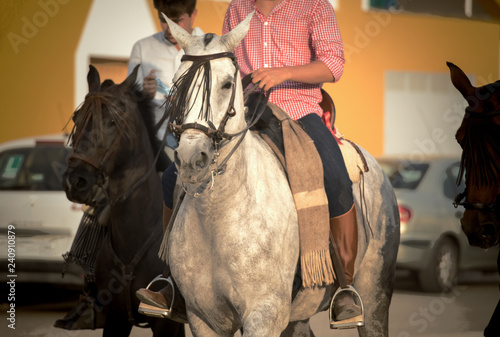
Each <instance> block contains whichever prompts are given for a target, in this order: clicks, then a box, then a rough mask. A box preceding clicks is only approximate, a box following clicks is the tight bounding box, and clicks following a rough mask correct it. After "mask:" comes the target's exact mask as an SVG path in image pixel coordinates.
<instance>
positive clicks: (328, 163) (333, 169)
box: [161, 113, 354, 218]
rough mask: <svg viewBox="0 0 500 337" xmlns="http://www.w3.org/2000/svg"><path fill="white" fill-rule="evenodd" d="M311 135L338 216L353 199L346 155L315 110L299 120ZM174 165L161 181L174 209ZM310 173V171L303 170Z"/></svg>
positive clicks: (332, 214)
mask: <svg viewBox="0 0 500 337" xmlns="http://www.w3.org/2000/svg"><path fill="white" fill-rule="evenodd" d="M298 122H300V123H301V124H302V126H303V127H304V129H305V130H306V132H307V134H308V135H309V137H311V138H312V140H313V141H314V144H315V145H316V149H317V150H318V153H319V156H320V157H321V160H322V162H323V171H324V178H325V190H326V196H327V198H328V208H329V211H330V217H331V218H333V217H336V216H339V215H342V214H344V213H346V212H347V211H349V210H350V209H351V207H352V204H353V202H354V200H353V196H352V182H351V179H350V178H349V174H348V173H347V169H346V167H345V163H344V158H343V157H342V153H341V152H340V148H339V145H338V143H337V141H336V140H335V137H333V135H332V133H331V131H330V130H329V129H328V128H327V127H326V125H325V124H324V123H323V121H322V120H321V118H320V117H319V116H318V115H316V114H314V113H312V114H309V115H306V116H304V117H302V118H301V119H299V120H298ZM176 172H177V169H176V167H175V164H171V165H170V166H169V167H168V168H167V169H166V170H165V172H163V175H162V178H161V183H162V190H163V201H164V203H165V206H167V207H168V208H170V209H172V208H173V204H174V200H173V199H174V187H175V181H176V179H177V175H176ZM304 173H307V172H304Z"/></svg>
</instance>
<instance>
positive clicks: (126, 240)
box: [64, 66, 184, 337]
mask: <svg viewBox="0 0 500 337" xmlns="http://www.w3.org/2000/svg"><path fill="white" fill-rule="evenodd" d="M137 69H138V68H137V67H136V69H135V70H134V71H133V72H132V73H131V74H130V75H129V77H127V79H126V80H125V81H124V82H123V83H121V84H115V83H113V81H111V80H106V81H104V82H103V83H102V84H101V82H100V78H99V73H98V72H97V70H96V69H95V68H94V67H93V66H90V71H89V73H88V77H87V79H88V84H89V93H88V94H87V96H86V98H85V101H84V102H83V103H82V105H81V107H80V108H79V109H78V110H77V111H76V112H75V113H74V116H73V121H74V123H75V126H74V129H73V131H72V134H71V142H72V146H73V151H72V153H71V156H70V157H69V159H68V168H67V170H66V172H65V174H64V189H65V191H66V195H67V197H68V199H70V200H72V201H76V202H80V203H84V204H89V205H93V204H94V203H95V201H94V200H95V194H96V191H97V190H98V189H99V188H100V189H102V190H104V194H105V196H106V199H107V202H108V204H109V205H110V224H109V225H108V230H107V233H106V237H105V238H104V240H103V242H102V244H101V246H100V247H99V249H98V253H97V261H96V272H95V273H96V284H97V288H98V301H99V302H100V303H99V304H100V305H102V306H104V313H105V316H106V319H105V320H106V322H105V327H104V331H103V336H113V337H114V336H128V335H129V334H130V331H131V329H132V326H133V325H136V326H144V325H145V324H146V325H148V326H149V327H151V329H152V330H153V336H172V337H182V336H184V325H183V324H180V323H176V322H174V321H171V320H167V319H159V318H150V317H146V316H143V315H141V314H139V313H138V312H137V308H138V306H139V300H138V299H137V298H136V296H135V292H136V291H137V289H139V288H144V287H146V286H147V284H148V283H149V281H151V279H153V278H154V277H155V276H157V275H158V274H160V273H161V272H162V270H163V268H164V265H163V262H162V261H161V260H160V259H159V258H158V250H159V247H160V241H161V238H162V192H161V182H160V178H159V176H158V173H157V171H161V170H162V168H163V169H164V168H165V165H161V164H160V163H159V161H158V158H162V155H163V154H164V152H163V146H162V145H161V144H162V143H161V142H160V141H159V140H158V139H157V138H156V135H155V126H154V117H153V110H152V107H151V104H150V101H148V100H146V99H144V98H143V96H142V94H141V91H139V90H138V88H137V87H136V85H135V81H136V76H137ZM163 158H165V157H163ZM163 164H166V163H163Z"/></svg>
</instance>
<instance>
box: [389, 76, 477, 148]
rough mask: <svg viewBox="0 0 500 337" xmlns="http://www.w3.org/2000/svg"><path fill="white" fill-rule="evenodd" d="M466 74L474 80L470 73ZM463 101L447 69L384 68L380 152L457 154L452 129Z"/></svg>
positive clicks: (461, 113)
mask: <svg viewBox="0 0 500 337" xmlns="http://www.w3.org/2000/svg"><path fill="white" fill-rule="evenodd" d="M468 76H469V78H470V79H471V82H472V83H474V81H475V78H474V76H472V75H468ZM466 105H467V103H466V101H465V99H464V98H463V97H462V96H461V95H460V93H459V92H458V91H457V90H456V89H455V87H453V85H452V83H451V80H450V75H449V73H442V74H441V73H439V74H435V73H409V72H395V71H387V72H386V73H385V94H384V112H385V114H384V118H385V119H384V128H385V130H384V137H385V138H384V154H385V155H412V156H417V157H418V156H420V155H450V154H454V155H459V154H460V153H461V149H460V146H459V145H458V143H457V142H456V140H455V133H456V131H457V129H458V128H459V126H460V124H461V122H462V119H463V116H464V113H465V107H466Z"/></svg>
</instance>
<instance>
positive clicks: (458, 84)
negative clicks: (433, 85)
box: [446, 62, 475, 100]
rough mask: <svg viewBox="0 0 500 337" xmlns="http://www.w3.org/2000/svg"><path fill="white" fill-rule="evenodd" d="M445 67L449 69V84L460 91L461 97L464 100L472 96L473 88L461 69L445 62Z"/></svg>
mask: <svg viewBox="0 0 500 337" xmlns="http://www.w3.org/2000/svg"><path fill="white" fill-rule="evenodd" d="M446 65H447V66H448V68H450V77H451V83H453V86H454V87H455V88H457V90H458V91H460V93H461V94H462V96H463V97H464V98H465V99H466V100H468V99H470V98H471V97H472V96H474V91H475V88H474V87H473V86H472V84H471V83H470V80H469V78H468V77H467V75H465V73H464V72H463V71H462V69H460V68H459V67H457V66H456V65H454V64H453V63H451V62H446Z"/></svg>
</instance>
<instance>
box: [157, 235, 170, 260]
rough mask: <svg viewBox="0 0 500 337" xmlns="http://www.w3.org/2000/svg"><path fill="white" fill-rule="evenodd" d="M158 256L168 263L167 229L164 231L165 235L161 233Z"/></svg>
mask: <svg viewBox="0 0 500 337" xmlns="http://www.w3.org/2000/svg"><path fill="white" fill-rule="evenodd" d="M158 257H159V258H160V259H161V260H162V261H165V262H166V263H167V264H168V231H167V232H166V233H165V235H163V240H162V241H161V245H160V250H159V251H158Z"/></svg>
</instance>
